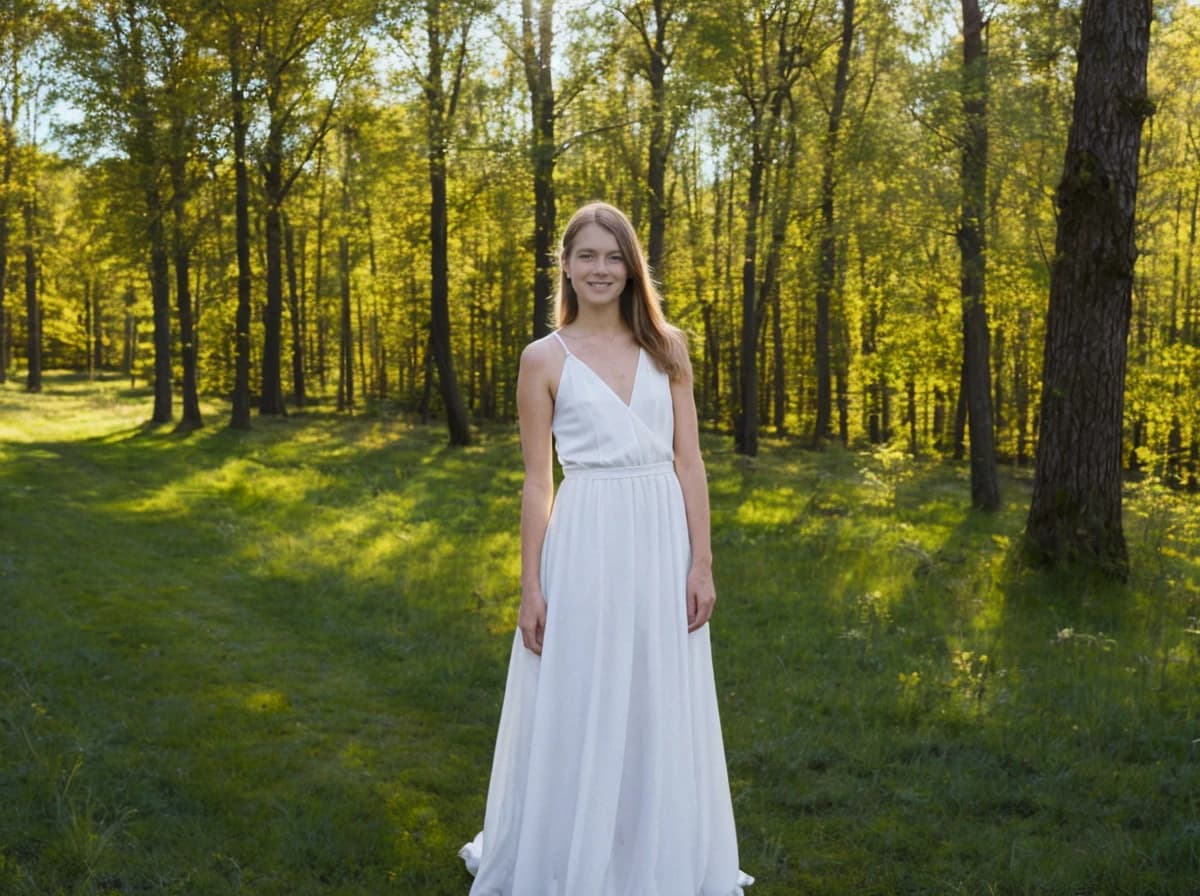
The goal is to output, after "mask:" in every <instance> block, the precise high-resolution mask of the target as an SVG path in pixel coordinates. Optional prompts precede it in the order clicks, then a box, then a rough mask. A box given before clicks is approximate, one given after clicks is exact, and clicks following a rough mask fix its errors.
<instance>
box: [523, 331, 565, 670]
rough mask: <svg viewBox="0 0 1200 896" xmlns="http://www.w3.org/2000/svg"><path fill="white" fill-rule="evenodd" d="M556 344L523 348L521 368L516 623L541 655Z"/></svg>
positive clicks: (551, 494)
mask: <svg viewBox="0 0 1200 896" xmlns="http://www.w3.org/2000/svg"><path fill="white" fill-rule="evenodd" d="M555 361H556V358H555V355H554V352H553V347H552V346H550V345H549V344H548V343H547V342H542V341H539V342H533V343H530V344H529V345H527V346H526V347H525V350H524V351H523V352H522V353H521V366H520V370H519V372H518V374H517V415H518V418H519V419H520V424H521V456H522V458H523V459H524V462H525V484H524V485H523V486H522V488H521V610H520V613H519V615H518V617H517V625H518V627H519V628H520V629H521V639H522V641H524V643H525V646H526V647H527V648H529V649H530V650H532V651H533V652H534V653H536V654H538V655H539V656H540V655H541V653H542V638H543V636H544V634H545V631H546V598H545V596H544V595H543V594H542V579H541V561H542V542H543V541H545V538H546V526H547V524H548V523H549V522H550V509H551V506H552V505H553V501H554V475H553V462H552V460H551V451H552V440H551V436H550V422H551V420H552V418H553V416H554V397H553V394H552V392H551V383H552V382H553V380H552V379H551V374H552V369H553V368H554V367H556V366H557V365H556V363H555Z"/></svg>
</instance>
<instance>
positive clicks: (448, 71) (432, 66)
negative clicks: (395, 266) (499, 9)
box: [397, 0, 483, 445]
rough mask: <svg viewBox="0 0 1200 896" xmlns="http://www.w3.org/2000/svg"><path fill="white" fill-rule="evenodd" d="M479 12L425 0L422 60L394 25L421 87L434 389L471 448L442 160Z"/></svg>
mask: <svg viewBox="0 0 1200 896" xmlns="http://www.w3.org/2000/svg"><path fill="white" fill-rule="evenodd" d="M482 12H483V8H482V7H481V6H480V5H479V4H477V3H474V2H471V0H450V2H444V0H426V3H425V4H424V15H423V17H422V20H421V28H422V30H423V32H424V34H423V36H424V39H425V46H424V54H423V55H424V60H423V62H417V60H418V59H419V55H420V54H419V53H418V52H416V51H415V50H414V48H412V47H411V45H409V44H408V43H407V41H406V40H405V38H404V35H403V32H402V30H399V28H400V26H399V24H398V30H397V36H398V37H399V39H400V42H401V44H402V45H403V46H405V48H406V50H407V52H408V55H409V58H410V59H412V60H413V61H414V66H415V67H416V75H417V77H418V79H419V82H420V84H421V98H422V100H423V107H424V108H423V111H424V115H425V135H426V147H425V150H426V154H427V155H426V159H427V163H428V171H429V250H430V251H429V267H430V271H429V312H430V330H429V336H430V350H431V352H432V355H433V361H434V364H435V366H436V367H437V378H438V387H439V389H440V392H441V396H442V403H443V404H444V405H445V408H446V425H447V427H448V428H449V431H450V444H451V445H469V444H470V443H471V428H470V420H469V419H468V417H467V407H466V404H465V403H464V401H463V396H462V390H461V389H460V388H459V385H458V377H457V375H456V374H455V370H454V353H453V346H452V344H451V340H450V257H449V243H450V237H449V208H448V203H447V193H446V187H447V156H448V154H449V150H450V141H451V133H452V126H453V123H454V117H455V114H456V113H457V111H458V101H459V98H460V96H461V95H462V88H463V82H464V80H465V78H466V73H467V60H468V50H469V49H470V38H471V30H472V28H473V27H474V26H475V23H476V21H477V20H478V19H479V17H480V15H481V13H482Z"/></svg>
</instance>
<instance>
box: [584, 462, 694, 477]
mask: <svg viewBox="0 0 1200 896" xmlns="http://www.w3.org/2000/svg"><path fill="white" fill-rule="evenodd" d="M674 471H675V463H674V461H669V460H668V461H663V462H662V463H658V464H640V465H638V466H636V467H577V466H564V467H563V477H564V478H566V479H633V478H635V477H639V476H661V475H662V474H664V473H673V472H674Z"/></svg>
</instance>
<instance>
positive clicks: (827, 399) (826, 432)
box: [813, 0, 856, 447]
mask: <svg viewBox="0 0 1200 896" xmlns="http://www.w3.org/2000/svg"><path fill="white" fill-rule="evenodd" d="M855 2H856V0H842V38H841V42H840V43H839V45H838V61H837V70H836V72H835V74H834V79H833V101H832V102H831V103H830V106H829V122H828V125H827V127H826V130H825V145H824V147H823V150H822V157H821V239H820V246H819V248H818V257H819V259H820V263H819V265H818V267H817V288H816V321H815V325H814V331H813V338H814V341H815V345H814V355H815V359H816V374H817V376H816V380H817V395H816V405H817V408H816V411H817V413H816V420H815V421H814V423H813V445H814V446H816V447H821V446H822V445H824V443H825V442H827V441H829V440H830V439H832V438H833V369H832V363H831V362H832V351H831V339H830V326H829V308H830V303H831V301H832V297H833V287H834V283H835V282H836V280H837V230H836V228H835V223H836V221H835V217H834V200H835V198H836V194H837V161H838V160H837V151H838V137H839V134H840V131H841V126H842V115H843V114H844V112H845V108H846V93H847V91H848V89H849V83H850V52H851V50H852V49H853V47H854V11H855Z"/></svg>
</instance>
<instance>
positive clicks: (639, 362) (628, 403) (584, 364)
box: [559, 337, 644, 410]
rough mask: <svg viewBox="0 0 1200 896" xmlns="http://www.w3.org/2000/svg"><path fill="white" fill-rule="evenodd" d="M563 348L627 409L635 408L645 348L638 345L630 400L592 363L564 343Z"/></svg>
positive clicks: (569, 356)
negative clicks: (595, 368)
mask: <svg viewBox="0 0 1200 896" xmlns="http://www.w3.org/2000/svg"><path fill="white" fill-rule="evenodd" d="M559 339H560V341H561V339H562V337H559ZM563 348H564V349H566V352H567V357H568V358H574V359H575V361H577V362H578V363H579V365H580V366H581V367H582V368H583V369H584V370H586V371H587V372H588V373H590V374H591V375H592V376H594V377H595V378H596V380H597V381H598V382H599V383H600V385H601V386H603V387H604V388H605V389H607V390H608V393H609V394H610V395H611V396H612V397H613V398H615V399H616V400H617V401H619V402H620V403H621V404H623V405H625V408H626V409H627V410H632V409H633V397H634V396H635V395H637V387H638V380H640V379H641V378H642V353H643V351H644V349H643V348H642V347H641V346H640V345H639V346H638V355H637V365H636V366H635V367H634V368H633V385H632V386H630V387H629V401H626V400H625V399H624V398H622V397H621V396H620V395H618V394H617V390H616V389H614V388H613V387H612V386H610V385H609V384H608V380H606V379H605V378H604V377H602V376H601V375H600V374H598V373H597V372H596V371H595V370H593V369H592V365H590V364H589V363H588V362H587V361H585V360H583V358H580V357H579V356H578V355H576V354H575V353H574V352H573V351H571V350H570V349H568V348H567V347H566V345H565V344H564V345H563Z"/></svg>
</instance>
